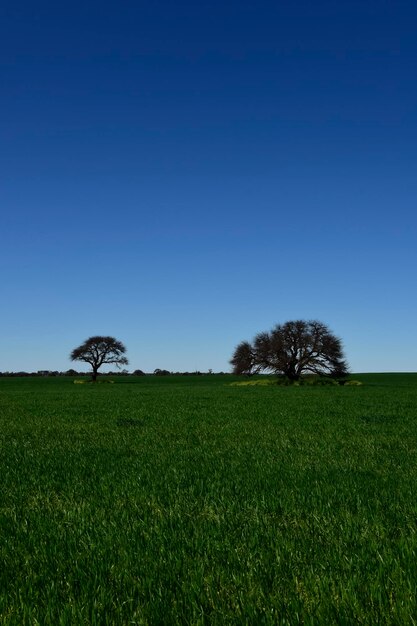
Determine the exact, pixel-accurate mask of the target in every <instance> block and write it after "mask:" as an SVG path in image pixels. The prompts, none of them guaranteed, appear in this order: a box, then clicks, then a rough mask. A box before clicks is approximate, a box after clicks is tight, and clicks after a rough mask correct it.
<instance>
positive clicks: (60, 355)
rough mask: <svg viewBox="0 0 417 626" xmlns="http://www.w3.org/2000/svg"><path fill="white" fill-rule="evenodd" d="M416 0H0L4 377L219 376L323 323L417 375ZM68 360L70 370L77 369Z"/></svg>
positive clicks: (359, 359)
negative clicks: (61, 373)
mask: <svg viewBox="0 0 417 626" xmlns="http://www.w3.org/2000/svg"><path fill="white" fill-rule="evenodd" d="M416 24H417V5H416V3H415V2H413V1H409V2H401V0H395V1H394V0H393V1H392V2H388V1H384V0H377V1H370V2H367V1H364V0H361V1H356V0H349V1H344V0H342V1H340V0H339V1H337V2H335V1H334V0H333V1H332V2H324V1H321V0H318V1H317V2H311V1H308V2H307V1H302V2H297V1H294V0H288V1H285V2H280V1H274V2H262V1H256V2H255V1H251V2H245V1H243V0H239V2H237V1H236V2H235V1H231V2H227V1H220V0H216V1H214V2H195V1H193V2H191V1H189V2H167V1H163V2H161V1H155V0H153V1H152V2H146V3H145V2H137V1H135V2H124V3H120V4H119V3H116V2H88V1H87V2H86V3H84V2H83V3H81V2H79V1H78V0H75V1H72V2H71V3H69V2H63V3H61V2H58V3H57V2H42V0H41V1H40V2H38V3H33V2H20V3H16V2H11V1H10V0H5V1H3V3H2V4H1V8H0V47H1V70H0V71H1V80H0V111H1V118H0V127H1V135H0V141H1V151H0V176H1V191H0V202H1V215H2V221H1V223H2V229H1V239H2V242H1V247H0V267H1V274H2V279H1V294H2V302H1V333H0V334H1V341H0V370H3V371H4V370H18V369H26V370H36V369H67V368H69V367H71V365H72V364H71V363H70V362H69V360H68V354H69V352H70V351H71V349H72V348H74V347H75V346H77V345H78V344H79V343H81V342H82V341H83V340H84V339H86V338H87V337H88V336H90V335H92V334H110V335H114V336H116V337H117V338H118V339H120V340H122V341H123V342H124V343H125V344H126V346H127V348H128V356H129V357H130V369H135V368H141V369H144V370H146V371H152V370H153V369H154V368H156V367H160V368H167V369H170V370H186V369H187V370H195V369H200V370H207V369H208V368H212V369H214V370H224V369H228V360H229V358H230V356H231V353H232V351H233V349H234V347H235V345H236V344H237V343H238V342H239V341H241V340H243V339H251V338H252V337H253V336H254V335H255V334H256V333H257V332H259V331H261V330H269V329H270V328H272V327H273V326H274V324H276V323H278V322H285V321H286V320H289V319H297V318H305V319H320V320H321V321H323V322H325V323H327V324H328V325H329V326H330V328H331V329H332V330H333V331H334V332H335V333H336V334H338V335H339V336H340V337H342V339H343V340H344V344H345V349H346V354H347V358H348V360H349V362H350V365H351V368H352V369H353V371H415V370H416V369H417V367H416V363H417V330H416V329H417V315H416V312H417V311H416V309H417V306H416V305H417V293H416V278H415V274H416V268H417V259H416V256H417V254H416V238H417V203H416V197H417V172H416V169H417V168H416V166H417V79H416V76H417V36H416ZM76 367H80V368H81V365H80V366H78V365H77V366H76Z"/></svg>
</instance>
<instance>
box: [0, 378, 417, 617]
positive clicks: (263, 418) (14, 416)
mask: <svg viewBox="0 0 417 626" xmlns="http://www.w3.org/2000/svg"><path fill="white" fill-rule="evenodd" d="M355 378H360V379H361V380H363V381H364V383H365V384H364V385H363V386H362V387H350V388H347V387H346V388H345V387H324V388H323V387H293V388H292V387H278V386H277V387H275V386H268V387H233V386H230V385H229V384H228V382H229V381H230V382H231V381H232V380H233V379H232V378H231V377H219V378H217V377H214V376H210V377H196V378H166V379H156V378H146V377H145V378H138V379H131V378H129V379H128V378H126V379H116V381H115V383H114V384H113V385H106V384H103V385H87V384H85V385H74V384H73V383H72V380H70V379H21V380H16V379H0V415H1V429H0V443H1V455H0V476H1V494H0V497H1V501H0V504H1V509H0V558H1V562H2V565H1V567H0V623H1V624H16V625H17V624H19V625H20V624H41V625H42V626H43V625H54V626H55V625H60V624H62V625H64V624H65V625H67V624H68V625H69V624H77V625H78V624H79V625H84V624H85V625H87V624H100V625H101V624H236V625H237V624H239V625H240V624H288V625H293V624H332V623H338V624H369V625H371V624H372V625H374V624H413V623H417V603H416V591H417V589H416V587H417V419H416V417H417V411H416V408H417V376H416V375H411V374H410V375H373V376H371V375H369V376H365V375H363V376H362V377H359V376H355Z"/></svg>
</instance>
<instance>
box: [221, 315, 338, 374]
mask: <svg viewBox="0 0 417 626" xmlns="http://www.w3.org/2000/svg"><path fill="white" fill-rule="evenodd" d="M230 363H231V364H232V366H233V373H234V374H246V375H250V374H255V373H259V372H262V371H265V372H273V373H274V374H278V375H283V376H286V377H287V378H288V379H289V380H292V381H295V380H298V379H299V378H300V376H301V375H302V374H319V375H322V376H323V375H325V376H331V377H334V378H340V377H343V376H346V374H347V372H348V366H347V363H346V361H345V358H344V355H343V348H342V342H341V340H340V339H339V338H338V337H336V336H335V335H334V334H333V333H332V332H331V331H330V330H329V329H328V327H327V326H326V325H325V324H323V323H322V322H319V321H317V320H311V321H305V320H295V321H289V322H285V324H278V325H277V326H275V328H273V329H272V330H271V331H269V332H261V333H259V334H258V335H256V337H255V339H254V340H253V342H252V343H250V342H248V341H242V342H241V343H240V344H239V345H238V346H237V347H236V349H235V351H234V353H233V356H232V359H231V361H230Z"/></svg>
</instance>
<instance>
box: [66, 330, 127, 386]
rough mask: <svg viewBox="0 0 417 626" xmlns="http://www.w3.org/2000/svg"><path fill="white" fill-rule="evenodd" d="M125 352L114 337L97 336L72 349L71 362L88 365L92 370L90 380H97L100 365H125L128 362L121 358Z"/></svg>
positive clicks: (120, 343) (123, 357) (123, 347)
mask: <svg viewBox="0 0 417 626" xmlns="http://www.w3.org/2000/svg"><path fill="white" fill-rule="evenodd" d="M125 352H126V348H125V346H124V345H123V344H122V342H121V341H117V339H115V338H114V337H101V336H100V335H97V336H95V337H90V338H89V339H86V340H85V341H84V343H83V344H81V345H80V346H78V348H74V350H73V351H72V352H71V355H70V359H71V361H84V362H85V363H89V364H90V365H91V369H92V380H93V382H95V381H96V380H97V374H98V370H99V369H100V367H101V366H102V365H106V364H108V363H115V364H116V365H117V366H118V367H119V366H120V365H127V364H128V360H127V358H126V357H125V356H123V355H124V354H125Z"/></svg>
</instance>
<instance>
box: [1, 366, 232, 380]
mask: <svg viewBox="0 0 417 626" xmlns="http://www.w3.org/2000/svg"><path fill="white" fill-rule="evenodd" d="M211 374H212V375H213V376H214V375H216V376H224V375H227V374H228V372H213V371H212V370H209V371H208V372H200V371H194V372H170V371H168V370H166V369H159V368H157V369H156V370H154V371H153V372H144V371H143V370H141V369H136V370H134V371H133V372H128V371H127V370H116V371H110V372H101V373H100V376H207V375H211ZM28 376H31V377H33V376H37V377H40V378H41V377H58V376H69V377H76V376H77V377H78V376H86V377H91V372H78V371H77V370H75V369H69V370H66V371H63V372H59V371H58V370H37V371H36V372H26V371H18V372H8V371H6V372H0V378H4V377H15V378H18V377H20V378H23V377H28Z"/></svg>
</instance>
